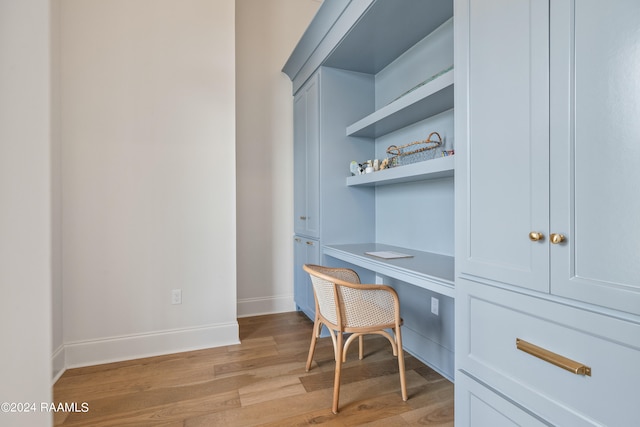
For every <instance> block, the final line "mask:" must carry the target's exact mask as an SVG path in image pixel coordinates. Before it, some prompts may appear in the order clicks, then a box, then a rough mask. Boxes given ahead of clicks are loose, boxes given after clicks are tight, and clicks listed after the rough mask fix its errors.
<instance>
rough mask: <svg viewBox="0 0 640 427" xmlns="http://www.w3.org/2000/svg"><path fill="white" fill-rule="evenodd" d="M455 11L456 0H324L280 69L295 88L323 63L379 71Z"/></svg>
mask: <svg viewBox="0 0 640 427" xmlns="http://www.w3.org/2000/svg"><path fill="white" fill-rule="evenodd" d="M345 5H346V6H345ZM452 16H453V0H402V1H396V0H349V1H348V2H347V1H346V0H340V1H325V2H323V4H322V6H320V9H319V10H318V13H317V14H316V16H315V17H314V19H313V21H312V22H311V24H310V26H309V29H308V30H307V31H306V32H305V34H304V35H303V37H302V39H301V40H300V42H299V43H298V45H297V46H296V48H295V49H294V51H293V53H292V54H291V56H290V57H289V60H288V61H287V63H286V64H285V66H284V68H283V69H282V71H284V72H285V73H286V74H287V75H288V76H289V78H291V80H292V81H293V82H294V85H293V89H294V93H295V92H296V91H297V89H299V88H300V87H301V86H302V85H303V84H304V82H305V81H306V80H307V79H308V78H309V77H310V76H311V74H313V72H314V71H315V70H316V69H317V68H318V67H319V66H321V65H325V66H329V67H334V68H340V69H343V70H351V71H357V72H361V73H367V74H372V75H375V74H377V73H378V72H379V71H380V70H382V69H384V68H385V67H386V66H387V65H389V64H390V63H391V62H393V60H395V59H396V58H398V57H399V56H400V55H402V53H404V52H405V51H407V50H408V49H409V48H410V47H411V46H413V45H415V44H416V43H417V42H418V41H420V40H422V39H423V38H425V37H426V36H427V35H428V34H430V33H431V32H433V31H434V30H435V29H436V28H438V27H439V26H440V25H442V24H443V23H444V22H446V21H447V20H448V19H450V18H451V17H452Z"/></svg>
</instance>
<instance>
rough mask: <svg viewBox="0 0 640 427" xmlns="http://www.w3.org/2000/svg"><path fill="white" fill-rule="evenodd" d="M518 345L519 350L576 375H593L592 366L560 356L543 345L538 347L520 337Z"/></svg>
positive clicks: (517, 341) (517, 339) (517, 340)
mask: <svg viewBox="0 0 640 427" xmlns="http://www.w3.org/2000/svg"><path fill="white" fill-rule="evenodd" d="M516 347H517V348H518V350H522V351H524V352H525V353H529V354H530V355H532V356H535V357H537V358H539V359H542V360H544V361H545V362H549V363H551V364H553V365H556V366H558V367H560V368H562V369H566V370H567V371H569V372H573V373H574V374H576V375H587V376H589V377H590V376H591V368H590V367H588V366H585V365H583V364H582V363H579V362H576V361H575V360H571V359H568V358H566V357H564V356H560V355H559V354H556V353H553V352H551V351H549V350H546V349H544V348H542V347H538V346H537V345H534V344H531V343H530V342H527V341H525V340H521V339H520V338H516Z"/></svg>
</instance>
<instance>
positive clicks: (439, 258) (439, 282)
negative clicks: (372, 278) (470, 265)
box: [322, 243, 455, 298]
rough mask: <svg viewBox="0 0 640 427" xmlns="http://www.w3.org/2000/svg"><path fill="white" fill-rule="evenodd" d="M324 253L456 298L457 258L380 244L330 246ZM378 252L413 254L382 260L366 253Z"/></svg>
mask: <svg viewBox="0 0 640 427" xmlns="http://www.w3.org/2000/svg"><path fill="white" fill-rule="evenodd" d="M322 250H323V253H324V255H327V256H330V257H333V258H337V259H340V260H343V261H346V262H348V263H351V264H354V265H357V266H360V267H363V268H366V269H367V270H371V271H375V272H376V273H378V274H381V275H383V276H388V277H391V278H395V279H398V280H401V281H404V282H407V283H411V284H413V285H416V286H419V287H422V288H425V289H429V290H431V291H434V292H437V293H439V294H442V295H446V296H449V297H452V298H453V297H454V268H455V267H454V258H453V257H451V256H447V255H440V254H434V253H431V252H423V251H416V250H412V249H407V248H402V247H398V246H391V245H384V244H381V243H359V244H348V245H327V246H323V248H322ZM378 251H392V252H400V253H403V254H407V255H411V258H395V259H383V258H378V257H375V256H371V255H367V254H366V253H365V252H378Z"/></svg>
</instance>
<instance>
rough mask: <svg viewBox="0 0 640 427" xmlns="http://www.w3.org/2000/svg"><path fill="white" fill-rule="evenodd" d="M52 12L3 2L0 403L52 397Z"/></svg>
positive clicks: (29, 418) (39, 1) (2, 416)
mask: <svg viewBox="0 0 640 427" xmlns="http://www.w3.org/2000/svg"><path fill="white" fill-rule="evenodd" d="M49 18H50V16H49V0H20V1H11V0H0V236H1V237H0V289H1V290H2V298H0V325H2V350H1V351H0V378H1V380H0V402H15V403H17V402H21V403H24V402H38V405H39V402H50V401H51V389H50V386H51V382H50V381H51V363H50V354H51V353H50V351H51V246H50V245H51V224H50V216H51V206H50V197H49V195H50V186H51V178H50V164H49V162H50V149H49V146H50V110H51V109H50V104H49V102H50V62H49V55H50V48H49ZM37 409H39V406H38V408H37ZM0 424H2V425H11V426H17V427H19V426H44V425H50V424H51V414H48V413H46V412H40V411H36V412H33V413H29V414H23V413H0Z"/></svg>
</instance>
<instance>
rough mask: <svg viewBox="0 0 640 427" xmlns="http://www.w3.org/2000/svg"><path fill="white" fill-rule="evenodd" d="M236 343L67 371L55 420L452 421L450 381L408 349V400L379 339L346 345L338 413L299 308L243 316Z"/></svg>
mask: <svg viewBox="0 0 640 427" xmlns="http://www.w3.org/2000/svg"><path fill="white" fill-rule="evenodd" d="M238 322H239V325H240V339H241V342H242V343H241V344H238V345H233V346H227V347H219V348H213V349H207V350H199V351H191V352H185V353H177V354H170V355H165V356H158V357H150V358H145V359H137V360H131V361H125V362H118V363H110V364H105V365H98V366H91V367H86V368H77V369H70V370H67V371H66V372H65V373H64V374H63V375H62V377H60V379H59V380H58V381H57V382H56V384H55V386H54V390H53V394H54V400H55V402H56V403H59V402H62V403H73V402H77V403H78V407H80V404H81V403H82V402H87V404H88V411H87V412H79V411H78V412H73V411H72V412H66V413H63V412H58V413H56V414H55V416H54V423H55V426H65V427H67V426H69V427H71V426H92V427H100V426H103V427H104V426H154V427H178V426H181V427H182V426H184V427H195V426H225V427H227V426H243V427H244V426H279V427H280V426H302V425H309V424H325V425H329V426H355V425H368V426H385V427H387V426H422V425H427V426H453V384H451V382H449V381H448V380H446V379H445V378H443V377H442V376H440V375H439V374H437V373H436V372H434V371H433V370H432V369H430V368H428V367H427V366H425V365H424V364H422V363H421V362H420V361H418V360H417V359H415V358H414V357H411V356H410V355H408V354H407V353H406V352H405V358H406V362H405V363H406V373H407V391H408V394H409V400H408V401H407V402H403V401H402V397H401V395H400V379H399V376H398V365H397V360H396V359H395V358H394V357H393V354H392V353H391V346H390V345H389V343H388V342H387V341H386V340H385V339H384V338H382V337H378V336H370V337H366V338H365V357H364V359H363V360H358V356H357V345H353V346H351V349H350V350H349V355H348V357H347V362H346V363H345V364H344V365H343V371H342V382H341V384H342V385H341V392H340V413H339V414H338V415H334V414H333V413H332V412H331V398H332V392H333V372H334V366H335V362H334V359H333V347H332V344H331V339H330V338H321V339H320V340H319V342H318V346H317V348H316V354H315V360H314V363H313V365H312V367H311V370H310V371H309V372H305V370H304V367H305V362H306V358H307V352H308V350H309V342H310V339H311V328H312V322H311V321H309V319H307V318H306V317H305V316H304V315H302V314H300V313H295V312H293V313H283V314H275V315H268V316H257V317H250V318H243V319H239V321H238Z"/></svg>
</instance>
